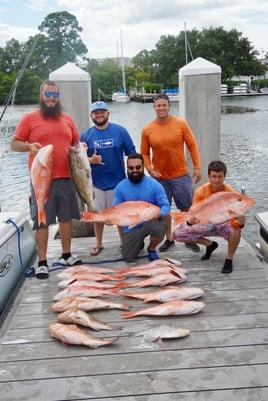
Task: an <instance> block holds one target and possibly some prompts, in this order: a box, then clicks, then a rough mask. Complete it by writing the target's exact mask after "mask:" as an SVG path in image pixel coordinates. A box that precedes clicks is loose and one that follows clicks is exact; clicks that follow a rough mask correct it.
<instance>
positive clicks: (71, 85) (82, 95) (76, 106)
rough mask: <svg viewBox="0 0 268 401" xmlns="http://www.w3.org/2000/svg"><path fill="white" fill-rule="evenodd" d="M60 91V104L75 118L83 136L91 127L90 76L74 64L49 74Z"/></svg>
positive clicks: (68, 64)
mask: <svg viewBox="0 0 268 401" xmlns="http://www.w3.org/2000/svg"><path fill="white" fill-rule="evenodd" d="M49 79H51V80H52V81H55V82H56V83H57V85H58V86H59V90H60V102H61V104H62V107H63V109H64V111H65V112H66V113H68V114H70V116H71V117H72V118H73V120H74V122H75V124H76V127H77V129H78V132H79V133H80V134H81V133H82V132H83V131H85V130H86V129H88V127H89V124H90V122H89V106H90V104H91V78H90V75H89V74H88V73H87V72H86V71H84V70H82V69H81V68H79V67H77V66H76V65H75V64H74V63H67V64H65V65H63V66H62V67H60V68H58V69H57V70H55V71H53V72H51V73H50V74H49Z"/></svg>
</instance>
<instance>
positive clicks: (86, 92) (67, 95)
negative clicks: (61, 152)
mask: <svg viewBox="0 0 268 401" xmlns="http://www.w3.org/2000/svg"><path fill="white" fill-rule="evenodd" d="M49 79H51V80H52V81H55V82H56V83H57V85H58V86H59V91H60V102H61V105H62V107H63V110H64V112H66V113H67V114H69V115H70V116H71V117H72V118H73V120H74V122H75V125H76V127H77V129H78V132H79V134H81V133H82V132H84V131H85V130H87V129H88V127H89V107H90V104H91V79H90V75H89V74H88V73H87V72H85V71H84V70H82V69H81V68H79V67H77V66H76V65H75V64H74V63H67V64H65V65H63V66H62V67H60V68H58V69H57V70H55V71H53V72H51V73H50V74H49ZM77 199H78V203H79V208H80V210H85V205H84V203H83V201H82V200H81V199H80V198H79V196H78V195H77ZM91 236H94V230H93V224H92V223H82V222H80V221H79V220H73V224H72V237H91Z"/></svg>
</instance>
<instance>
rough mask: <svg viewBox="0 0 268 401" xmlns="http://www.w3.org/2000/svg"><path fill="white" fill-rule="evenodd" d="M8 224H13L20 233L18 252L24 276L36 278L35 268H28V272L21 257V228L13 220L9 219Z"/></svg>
mask: <svg viewBox="0 0 268 401" xmlns="http://www.w3.org/2000/svg"><path fill="white" fill-rule="evenodd" d="M6 222H7V223H11V224H13V226H14V227H15V228H16V231H17V233H18V251H19V261H20V269H21V272H22V274H23V275H24V276H25V277H34V275H35V271H34V267H28V268H27V270H26V269H25V267H24V265H23V261H22V255H21V241H20V229H19V227H18V226H17V224H16V223H15V221H14V220H12V219H11V218H9V219H7V221H6Z"/></svg>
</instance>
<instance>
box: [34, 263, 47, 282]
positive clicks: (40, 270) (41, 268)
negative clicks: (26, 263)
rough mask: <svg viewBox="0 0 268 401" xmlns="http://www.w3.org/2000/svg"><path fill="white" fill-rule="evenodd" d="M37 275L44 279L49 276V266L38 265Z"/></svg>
mask: <svg viewBox="0 0 268 401" xmlns="http://www.w3.org/2000/svg"><path fill="white" fill-rule="evenodd" d="M34 270H35V277H36V278H38V279H40V280H43V279H46V278H48V277H49V271H48V266H45V265H42V266H37V267H36V268H35V269H34Z"/></svg>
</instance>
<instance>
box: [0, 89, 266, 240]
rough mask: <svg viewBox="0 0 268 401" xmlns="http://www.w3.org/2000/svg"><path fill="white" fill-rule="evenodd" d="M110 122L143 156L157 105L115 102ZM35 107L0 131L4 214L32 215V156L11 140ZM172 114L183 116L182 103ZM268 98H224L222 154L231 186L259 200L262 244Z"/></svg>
mask: <svg viewBox="0 0 268 401" xmlns="http://www.w3.org/2000/svg"><path fill="white" fill-rule="evenodd" d="M109 107H110V112H111V116H110V121H112V122H115V123H119V124H121V125H123V126H125V127H126V128H127V130H128V131H129V133H130V134H131V136H132V138H133V140H134V143H135V145H136V149H137V150H138V151H139V147H140V135H141V130H142V128H143V126H144V125H145V124H147V123H148V122H149V121H151V120H152V119H153V118H154V117H155V112H154V110H153V105H152V103H144V104H143V103H136V102H130V103H127V104H122V103H112V104H110V105H109ZM33 108H35V106H12V107H10V108H9V109H8V110H7V111H6V113H5V115H4V118H3V120H2V121H1V126H0V128H1V131H0V152H1V153H0V157H1V159H0V189H1V192H0V205H1V210H2V211H9V210H14V211H25V213H27V214H28V213H29V210H28V195H29V172H28V167H27V154H23V153H15V152H12V151H11V150H10V140H11V138H12V134H13V132H14V129H15V127H16V125H17V123H18V121H19V120H20V118H21V117H22V116H23V115H24V114H25V113H26V112H27V111H30V110H32V109H33ZM171 112H172V114H174V115H177V116H179V103H178V102H174V103H172V108H171ZM267 127H268V96H237V97H232V98H231V97H230V98H229V97H227V98H222V113H221V154H220V158H221V160H223V161H224V162H225V163H226V164H227V167H228V173H227V178H226V182H227V183H229V184H230V185H232V186H233V187H234V188H235V189H236V190H237V191H239V192H240V191H241V190H242V189H243V190H245V192H246V194H247V195H248V196H251V197H253V198H254V199H255V200H256V206H255V207H254V208H252V209H251V210H250V211H249V212H248V219H247V225H246V228H245V230H244V233H245V236H246V238H247V239H248V240H249V241H250V242H251V243H252V244H255V243H256V242H258V226H257V223H256V220H255V218H254V216H255V215H256V214H257V213H259V212H262V211H266V210H267V209H268V190H267V188H268V128H267Z"/></svg>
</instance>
